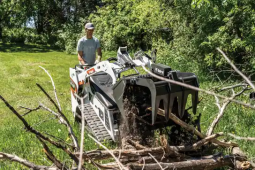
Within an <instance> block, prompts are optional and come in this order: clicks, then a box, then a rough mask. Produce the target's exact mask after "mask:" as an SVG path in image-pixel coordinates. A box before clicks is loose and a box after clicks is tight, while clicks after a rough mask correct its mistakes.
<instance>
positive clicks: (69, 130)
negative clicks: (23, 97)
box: [40, 103, 79, 150]
mask: <svg viewBox="0 0 255 170" xmlns="http://www.w3.org/2000/svg"><path fill="white" fill-rule="evenodd" d="M40 107H41V108H43V109H45V110H47V111H49V112H50V113H52V114H53V115H55V116H56V117H57V118H58V119H59V121H60V123H61V124H63V125H65V126H66V127H67V130H68V133H69V136H71V138H72V141H73V144H74V146H75V148H76V149H77V150H79V144H78V140H77V138H76V136H75V134H74V131H73V128H72V127H71V125H70V124H68V122H66V120H65V118H64V117H63V116H62V115H61V114H58V113H55V112H54V111H52V110H50V109H49V108H47V107H46V106H44V105H43V104H42V103H40Z"/></svg>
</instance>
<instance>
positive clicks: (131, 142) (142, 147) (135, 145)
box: [127, 139, 146, 150]
mask: <svg viewBox="0 0 255 170" xmlns="http://www.w3.org/2000/svg"><path fill="white" fill-rule="evenodd" d="M127 142H128V143H129V144H131V145H132V146H134V147H135V148H136V149H138V150H140V149H146V147H145V146H143V145H140V144H139V142H135V141H133V140H131V139H127Z"/></svg>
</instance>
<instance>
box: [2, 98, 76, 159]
mask: <svg viewBox="0 0 255 170" xmlns="http://www.w3.org/2000/svg"><path fill="white" fill-rule="evenodd" d="M0 99H1V100H2V101H3V102H4V103H5V105H6V106H7V107H8V108H9V109H10V110H11V111H12V112H13V113H14V114H15V115H16V116H17V117H18V118H19V119H20V120H21V122H22V123H23V124H24V126H25V129H26V130H27V131H29V132H31V133H33V134H35V135H36V136H39V137H40V138H41V139H43V140H45V141H48V142H49V143H51V144H52V145H54V146H55V147H57V148H59V149H62V150H63V151H65V152H66V153H67V154H68V155H69V156H70V158H71V159H73V160H74V161H75V162H76V163H77V164H78V163H79V160H78V159H77V157H76V156H75V155H74V154H73V153H72V152H71V151H70V150H69V149H68V148H67V147H66V146H65V145H62V144H61V143H59V142H56V141H53V140H51V139H50V138H48V137H46V136H44V135H43V134H42V133H40V132H39V131H37V130H35V129H34V128H32V127H31V126H30V125H29V124H28V123H27V121H26V120H25V119H24V118H23V117H22V116H21V115H20V114H19V113H18V112H17V111H16V110H15V109H14V108H13V107H12V106H11V105H10V104H9V103H8V102H7V101H6V100H5V99H4V98H3V97H2V96H1V95H0Z"/></svg>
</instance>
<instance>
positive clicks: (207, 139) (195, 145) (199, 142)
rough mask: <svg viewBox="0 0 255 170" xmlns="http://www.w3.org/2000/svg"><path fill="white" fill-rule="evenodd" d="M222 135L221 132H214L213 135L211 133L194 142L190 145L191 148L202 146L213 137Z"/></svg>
mask: <svg viewBox="0 0 255 170" xmlns="http://www.w3.org/2000/svg"><path fill="white" fill-rule="evenodd" d="M222 135H223V132H220V133H217V134H214V135H211V136H207V137H205V138H204V139H202V140H200V141H198V142H197V143H194V144H193V145H192V146H191V148H192V149H197V148H200V147H201V146H203V145H204V144H205V143H207V142H210V141H212V140H213V139H216V138H217V137H219V136H222Z"/></svg>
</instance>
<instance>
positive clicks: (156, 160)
mask: <svg viewBox="0 0 255 170" xmlns="http://www.w3.org/2000/svg"><path fill="white" fill-rule="evenodd" d="M149 155H150V156H151V157H152V159H154V161H155V162H156V163H157V164H158V166H159V167H160V169H161V170H164V169H165V168H164V169H163V167H162V166H161V165H160V163H159V162H158V160H157V159H156V158H155V157H154V156H153V155H151V154H150V153H149Z"/></svg>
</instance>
